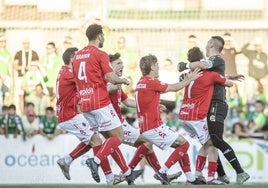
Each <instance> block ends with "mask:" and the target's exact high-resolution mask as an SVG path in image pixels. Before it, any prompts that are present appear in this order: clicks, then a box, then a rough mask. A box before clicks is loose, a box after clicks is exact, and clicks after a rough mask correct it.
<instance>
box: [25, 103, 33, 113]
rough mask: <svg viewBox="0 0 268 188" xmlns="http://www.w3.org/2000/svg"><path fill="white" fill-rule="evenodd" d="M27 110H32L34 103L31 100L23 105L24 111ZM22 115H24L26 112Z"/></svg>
mask: <svg viewBox="0 0 268 188" xmlns="http://www.w3.org/2000/svg"><path fill="white" fill-rule="evenodd" d="M28 110H34V103H32V102H27V103H26V105H25V106H24V112H27V111H28ZM24 115H26V113H25V114H24Z"/></svg>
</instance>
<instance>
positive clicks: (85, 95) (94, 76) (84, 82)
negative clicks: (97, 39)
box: [72, 46, 113, 112]
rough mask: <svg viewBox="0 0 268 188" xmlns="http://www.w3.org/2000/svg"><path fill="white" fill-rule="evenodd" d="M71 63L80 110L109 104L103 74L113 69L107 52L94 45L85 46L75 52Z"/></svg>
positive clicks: (84, 110)
mask: <svg viewBox="0 0 268 188" xmlns="http://www.w3.org/2000/svg"><path fill="white" fill-rule="evenodd" d="M72 63H73V71H74V77H75V83H76V87H77V91H78V94H79V97H80V104H81V111H82V112H87V111H91V110H96V109H99V108H102V107H104V106H107V105H109V104H110V103H111V102H110V98H109V93H108V91H107V88H106V86H107V81H106V80H105V78H104V76H105V74H107V73H109V72H113V69H112V67H111V65H110V61H109V56H108V54H107V53H105V52H104V51H101V50H99V49H98V48H97V47H95V46H86V47H85V48H83V49H82V50H80V51H78V52H77V53H76V55H75V56H74V58H73V61H72Z"/></svg>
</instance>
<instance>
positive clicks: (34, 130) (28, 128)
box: [21, 109, 40, 137]
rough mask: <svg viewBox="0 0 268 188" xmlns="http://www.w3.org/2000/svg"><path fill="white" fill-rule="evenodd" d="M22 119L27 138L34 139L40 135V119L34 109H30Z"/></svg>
mask: <svg viewBox="0 0 268 188" xmlns="http://www.w3.org/2000/svg"><path fill="white" fill-rule="evenodd" d="M21 119H22V123H23V127H24V130H25V134H26V136H27V137H33V136H35V135H36V134H39V129H40V123H39V118H38V117H36V114H35V112H34V110H33V109H28V110H27V111H26V115H23V116H22V118H21Z"/></svg>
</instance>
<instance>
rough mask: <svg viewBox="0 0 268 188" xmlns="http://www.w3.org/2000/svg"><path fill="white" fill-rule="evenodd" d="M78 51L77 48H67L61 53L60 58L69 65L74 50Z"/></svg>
mask: <svg viewBox="0 0 268 188" xmlns="http://www.w3.org/2000/svg"><path fill="white" fill-rule="evenodd" d="M76 51H78V48H75V47H72V48H67V49H66V50H65V51H64V52H63V54H62V60H63V62H64V64H65V65H69V64H70V62H71V59H72V57H73V56H74V54H75V52H76Z"/></svg>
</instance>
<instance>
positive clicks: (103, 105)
mask: <svg viewBox="0 0 268 188" xmlns="http://www.w3.org/2000/svg"><path fill="white" fill-rule="evenodd" d="M86 36H87V38H88V41H89V43H88V45H87V46H85V47H84V48H83V49H81V50H79V51H78V52H77V53H76V55H75V56H74V58H73V61H72V63H73V72H74V76H75V83H76V86H77V89H78V93H79V97H80V102H81V111H82V112H83V114H84V116H85V117H86V118H87V120H88V121H89V122H90V124H91V125H92V126H93V130H95V131H99V132H101V133H102V134H103V135H104V137H106V138H107V139H106V140H105V142H104V143H103V144H102V145H101V146H100V147H99V148H98V149H95V150H94V154H95V156H94V157H93V158H89V159H87V160H86V164H87V165H88V167H89V168H90V170H91V174H92V177H93V178H94V180H95V181H96V182H99V181H100V177H99V173H98V167H99V165H100V163H101V161H102V160H104V159H105V158H107V156H108V155H110V154H111V153H114V154H113V155H117V157H116V158H115V157H114V156H113V157H114V159H115V161H116V163H117V164H118V165H119V167H120V168H121V170H122V171H123V173H124V175H126V180H127V181H128V182H133V181H134V180H135V179H136V178H137V177H138V176H139V175H140V174H141V173H142V172H143V171H142V170H137V171H132V170H131V169H130V168H129V167H128V166H127V164H126V161H125V159H124V157H123V155H122V153H121V151H120V149H119V147H118V146H119V145H120V144H121V142H122V140H123V135H124V134H123V129H122V126H121V122H120V120H119V118H118V116H117V114H116V111H115V110H114V108H113V105H112V104H111V101H110V98H109V93H108V91H107V87H106V86H107V81H108V82H110V83H112V84H126V85H127V84H129V81H128V80H127V79H125V78H119V77H118V76H117V75H116V74H115V73H114V71H113V69H112V67H111V65H110V61H109V56H108V54H107V53H106V52H104V51H102V50H100V49H99V48H102V47H103V43H104V34H103V31H102V26H101V25H98V24H92V25H89V27H88V28H87V30H86Z"/></svg>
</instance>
